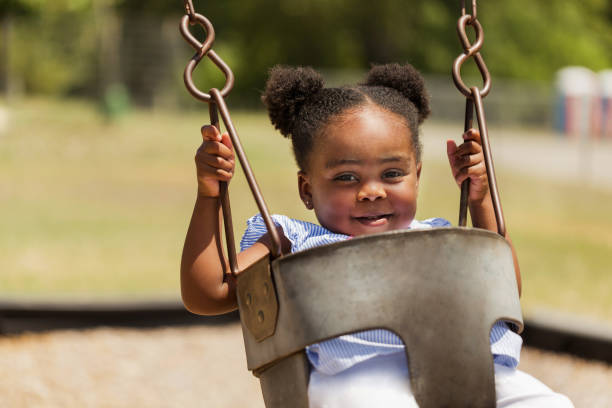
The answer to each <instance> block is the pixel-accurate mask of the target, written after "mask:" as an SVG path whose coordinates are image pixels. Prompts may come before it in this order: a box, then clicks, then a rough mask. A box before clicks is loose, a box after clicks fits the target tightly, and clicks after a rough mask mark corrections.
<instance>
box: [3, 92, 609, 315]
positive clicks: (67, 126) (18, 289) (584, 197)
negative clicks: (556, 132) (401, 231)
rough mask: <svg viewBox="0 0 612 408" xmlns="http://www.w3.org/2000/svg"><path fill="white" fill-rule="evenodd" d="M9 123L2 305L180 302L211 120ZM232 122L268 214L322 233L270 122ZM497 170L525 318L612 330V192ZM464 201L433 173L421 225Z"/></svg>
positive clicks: (150, 115) (424, 187)
mask: <svg viewBox="0 0 612 408" xmlns="http://www.w3.org/2000/svg"><path fill="white" fill-rule="evenodd" d="M12 114H13V115H12V117H11V128H10V129H9V131H8V133H6V134H4V135H1V136H0V213H1V214H2V215H1V216H0V230H1V231H2V234H0V271H1V272H0V292H1V293H2V294H4V295H5V296H22V295H25V296H28V297H31V296H42V297H48V296H64V297H75V296H78V297H114V296H118V297H124V298H125V297H129V298H133V297H153V296H155V297H157V296H164V297H176V296H178V291H179V289H178V287H179V286H178V269H179V262H180V254H181V249H182V244H183V239H184V236H185V232H186V229H187V225H188V222H189V218H190V215H191V211H192V208H193V202H194V199H195V193H196V183H195V170H194V165H193V156H194V154H195V151H196V149H197V147H198V145H199V144H200V140H201V138H200V135H199V128H200V126H201V125H202V124H205V123H206V122H207V120H208V119H207V112H206V109H204V108H203V109H202V111H201V112H187V113H182V114H179V113H177V112H158V111H152V112H135V113H132V114H130V115H129V116H126V117H124V118H122V119H121V120H120V121H119V122H116V123H107V122H105V120H104V119H103V118H102V117H101V116H100V115H99V114H98V113H97V111H96V110H95V108H94V107H93V106H91V105H88V104H86V103H58V102H49V101H45V100H38V101H36V100H34V101H24V102H22V103H20V104H18V105H15V106H14V107H13V108H12ZM234 120H235V124H236V127H237V129H238V132H239V134H240V136H241V138H242V140H243V143H244V145H245V149H246V151H247V154H248V156H249V160H250V161H251V164H252V166H253V169H254V171H255V175H256V177H257V179H258V181H259V184H260V186H261V189H262V191H263V193H264V196H265V198H266V200H267V202H268V204H269V206H270V209H271V211H272V212H273V213H280V214H286V215H289V216H292V217H296V218H302V219H307V220H310V221H314V217H313V214H312V212H307V211H306V210H305V209H304V208H303V206H302V204H301V202H300V200H299V197H298V194H297V182H296V171H297V169H296V166H295V164H294V161H293V157H292V155H291V150H290V146H289V143H288V141H287V140H285V139H283V138H282V137H281V136H280V134H279V133H278V132H276V131H275V130H274V129H273V128H272V126H271V125H270V124H269V122H268V120H267V118H266V116H265V115H264V114H263V113H243V112H236V113H234ZM460 125H461V124H460ZM459 127H460V126H459ZM497 170H498V181H499V185H500V190H501V198H502V203H503V206H504V210H505V215H506V222H507V225H508V228H509V231H510V233H511V236H512V238H513V240H514V243H515V245H516V248H517V251H518V254H519V260H520V264H521V270H522V273H523V304H524V306H525V308H526V310H529V309H531V308H536V307H541V306H545V307H554V308H557V309H562V310H564V311H571V312H581V313H591V314H594V315H597V316H599V317H603V318H607V319H609V320H612V297H610V296H609V294H610V293H612V273H611V272H612V271H611V267H610V265H612V233H611V232H610V231H612V217H610V215H609V212H610V209H611V208H612V192H610V191H598V190H594V189H591V188H585V187H582V186H578V185H571V184H564V183H562V182H544V181H541V180H538V179H534V178H526V177H524V176H522V175H517V174H515V173H514V172H511V171H508V170H507V169H503V168H498V169H497ZM230 192H231V200H232V203H233V211H234V226H235V235H236V239H237V240H238V239H239V238H240V234H241V233H242V231H243V228H244V222H245V220H246V219H247V217H249V216H251V215H253V214H255V213H256V212H257V209H256V206H255V204H254V202H253V200H252V198H251V195H250V192H249V190H248V187H247V185H246V182H245V180H244V177H243V176H242V174H240V172H238V174H237V175H236V177H235V178H234V180H233V181H232V183H231V185H230ZM458 202H459V190H458V188H457V187H456V186H455V184H454V181H453V180H452V178H451V175H450V171H449V169H448V165H447V164H446V163H442V162H435V161H434V162H428V161H426V162H425V163H424V168H423V175H422V180H421V183H420V197H419V207H418V212H417V217H418V218H419V219H423V218H428V217H434V216H438V217H444V218H447V219H449V220H450V221H451V222H453V223H456V221H457V213H458Z"/></svg>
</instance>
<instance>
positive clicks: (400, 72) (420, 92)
mask: <svg viewBox="0 0 612 408" xmlns="http://www.w3.org/2000/svg"><path fill="white" fill-rule="evenodd" d="M364 85H367V86H384V87H387V88H392V89H395V90H397V91H399V92H400V93H401V94H402V95H404V97H406V98H408V99H409V100H410V102H412V103H413V104H414V106H415V107H416V109H417V111H418V120H419V124H420V123H422V122H423V120H425V118H426V117H427V116H428V115H429V113H430V111H431V110H430V108H429V97H428V95H427V92H426V91H425V81H424V80H423V77H422V76H421V74H420V73H419V71H417V70H416V69H415V68H414V67H413V66H412V65H410V64H408V63H406V64H403V65H400V64H397V63H394V64H386V65H374V66H373V67H372V69H370V72H369V73H368V76H367V79H366V82H365V84H364Z"/></svg>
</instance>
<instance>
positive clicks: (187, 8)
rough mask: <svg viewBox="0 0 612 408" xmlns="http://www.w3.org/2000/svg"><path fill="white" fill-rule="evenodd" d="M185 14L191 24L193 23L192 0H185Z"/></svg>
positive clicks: (193, 10) (193, 9)
mask: <svg viewBox="0 0 612 408" xmlns="http://www.w3.org/2000/svg"><path fill="white" fill-rule="evenodd" d="M185 14H187V15H188V16H189V21H190V22H191V24H193V23H194V22H195V14H196V13H195V8H194V7H193V1H192V0H185Z"/></svg>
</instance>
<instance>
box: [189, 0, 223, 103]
mask: <svg viewBox="0 0 612 408" xmlns="http://www.w3.org/2000/svg"><path fill="white" fill-rule="evenodd" d="M184 2H185V13H186V14H185V15H184V16H183V18H182V19H181V25H180V31H181V35H182V36H183V38H184V39H185V41H187V42H188V43H189V45H191V47H193V49H195V50H196V53H195V54H194V56H193V57H191V60H190V61H189V63H188V64H187V66H186V67H185V72H184V73H183V80H184V82H185V86H186V87H187V90H188V91H189V93H191V95H193V96H194V97H195V98H196V99H198V100H201V101H204V102H210V101H211V96H210V94H207V93H205V92H202V91H200V90H199V89H198V87H197V86H196V85H195V83H194V82H193V71H194V70H195V67H196V66H197V65H198V64H199V63H200V61H201V60H202V58H204V56H207V57H208V58H209V59H210V60H211V61H212V62H213V63H214V64H215V65H216V66H217V67H219V69H220V70H221V72H223V75H224V76H225V85H224V86H223V89H221V95H222V96H223V97H225V96H227V94H229V92H230V91H231V90H232V88H233V87H234V73H233V72H232V70H231V69H230V67H229V66H228V65H227V64H226V63H225V61H223V60H222V59H221V57H219V56H218V55H217V53H216V52H215V51H214V50H213V49H212V46H213V43H214V42H215V29H214V28H213V26H212V24H211V22H210V21H209V20H208V19H207V18H206V17H204V16H203V15H201V14H198V13H196V12H195V8H194V7H193V0H184ZM196 24H197V25H199V26H200V27H202V28H203V29H204V31H205V32H206V39H205V40H204V42H203V43H201V42H200V41H198V40H197V39H196V38H195V37H194V36H193V34H191V31H189V25H196Z"/></svg>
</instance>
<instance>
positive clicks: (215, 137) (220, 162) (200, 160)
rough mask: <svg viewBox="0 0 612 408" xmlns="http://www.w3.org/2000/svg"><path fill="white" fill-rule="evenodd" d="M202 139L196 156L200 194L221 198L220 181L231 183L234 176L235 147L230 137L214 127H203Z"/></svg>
mask: <svg viewBox="0 0 612 408" xmlns="http://www.w3.org/2000/svg"><path fill="white" fill-rule="evenodd" d="M202 139H204V141H203V142H202V145H201V146H200V147H199V148H198V151H197V153H196V155H195V163H196V170H197V175H198V194H199V195H200V196H203V197H219V181H227V182H229V181H230V180H231V178H232V176H233V175H234V147H233V146H232V142H231V140H230V137H229V135H228V134H227V133H223V134H221V133H219V130H217V128H216V127H214V126H212V125H206V126H202Z"/></svg>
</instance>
